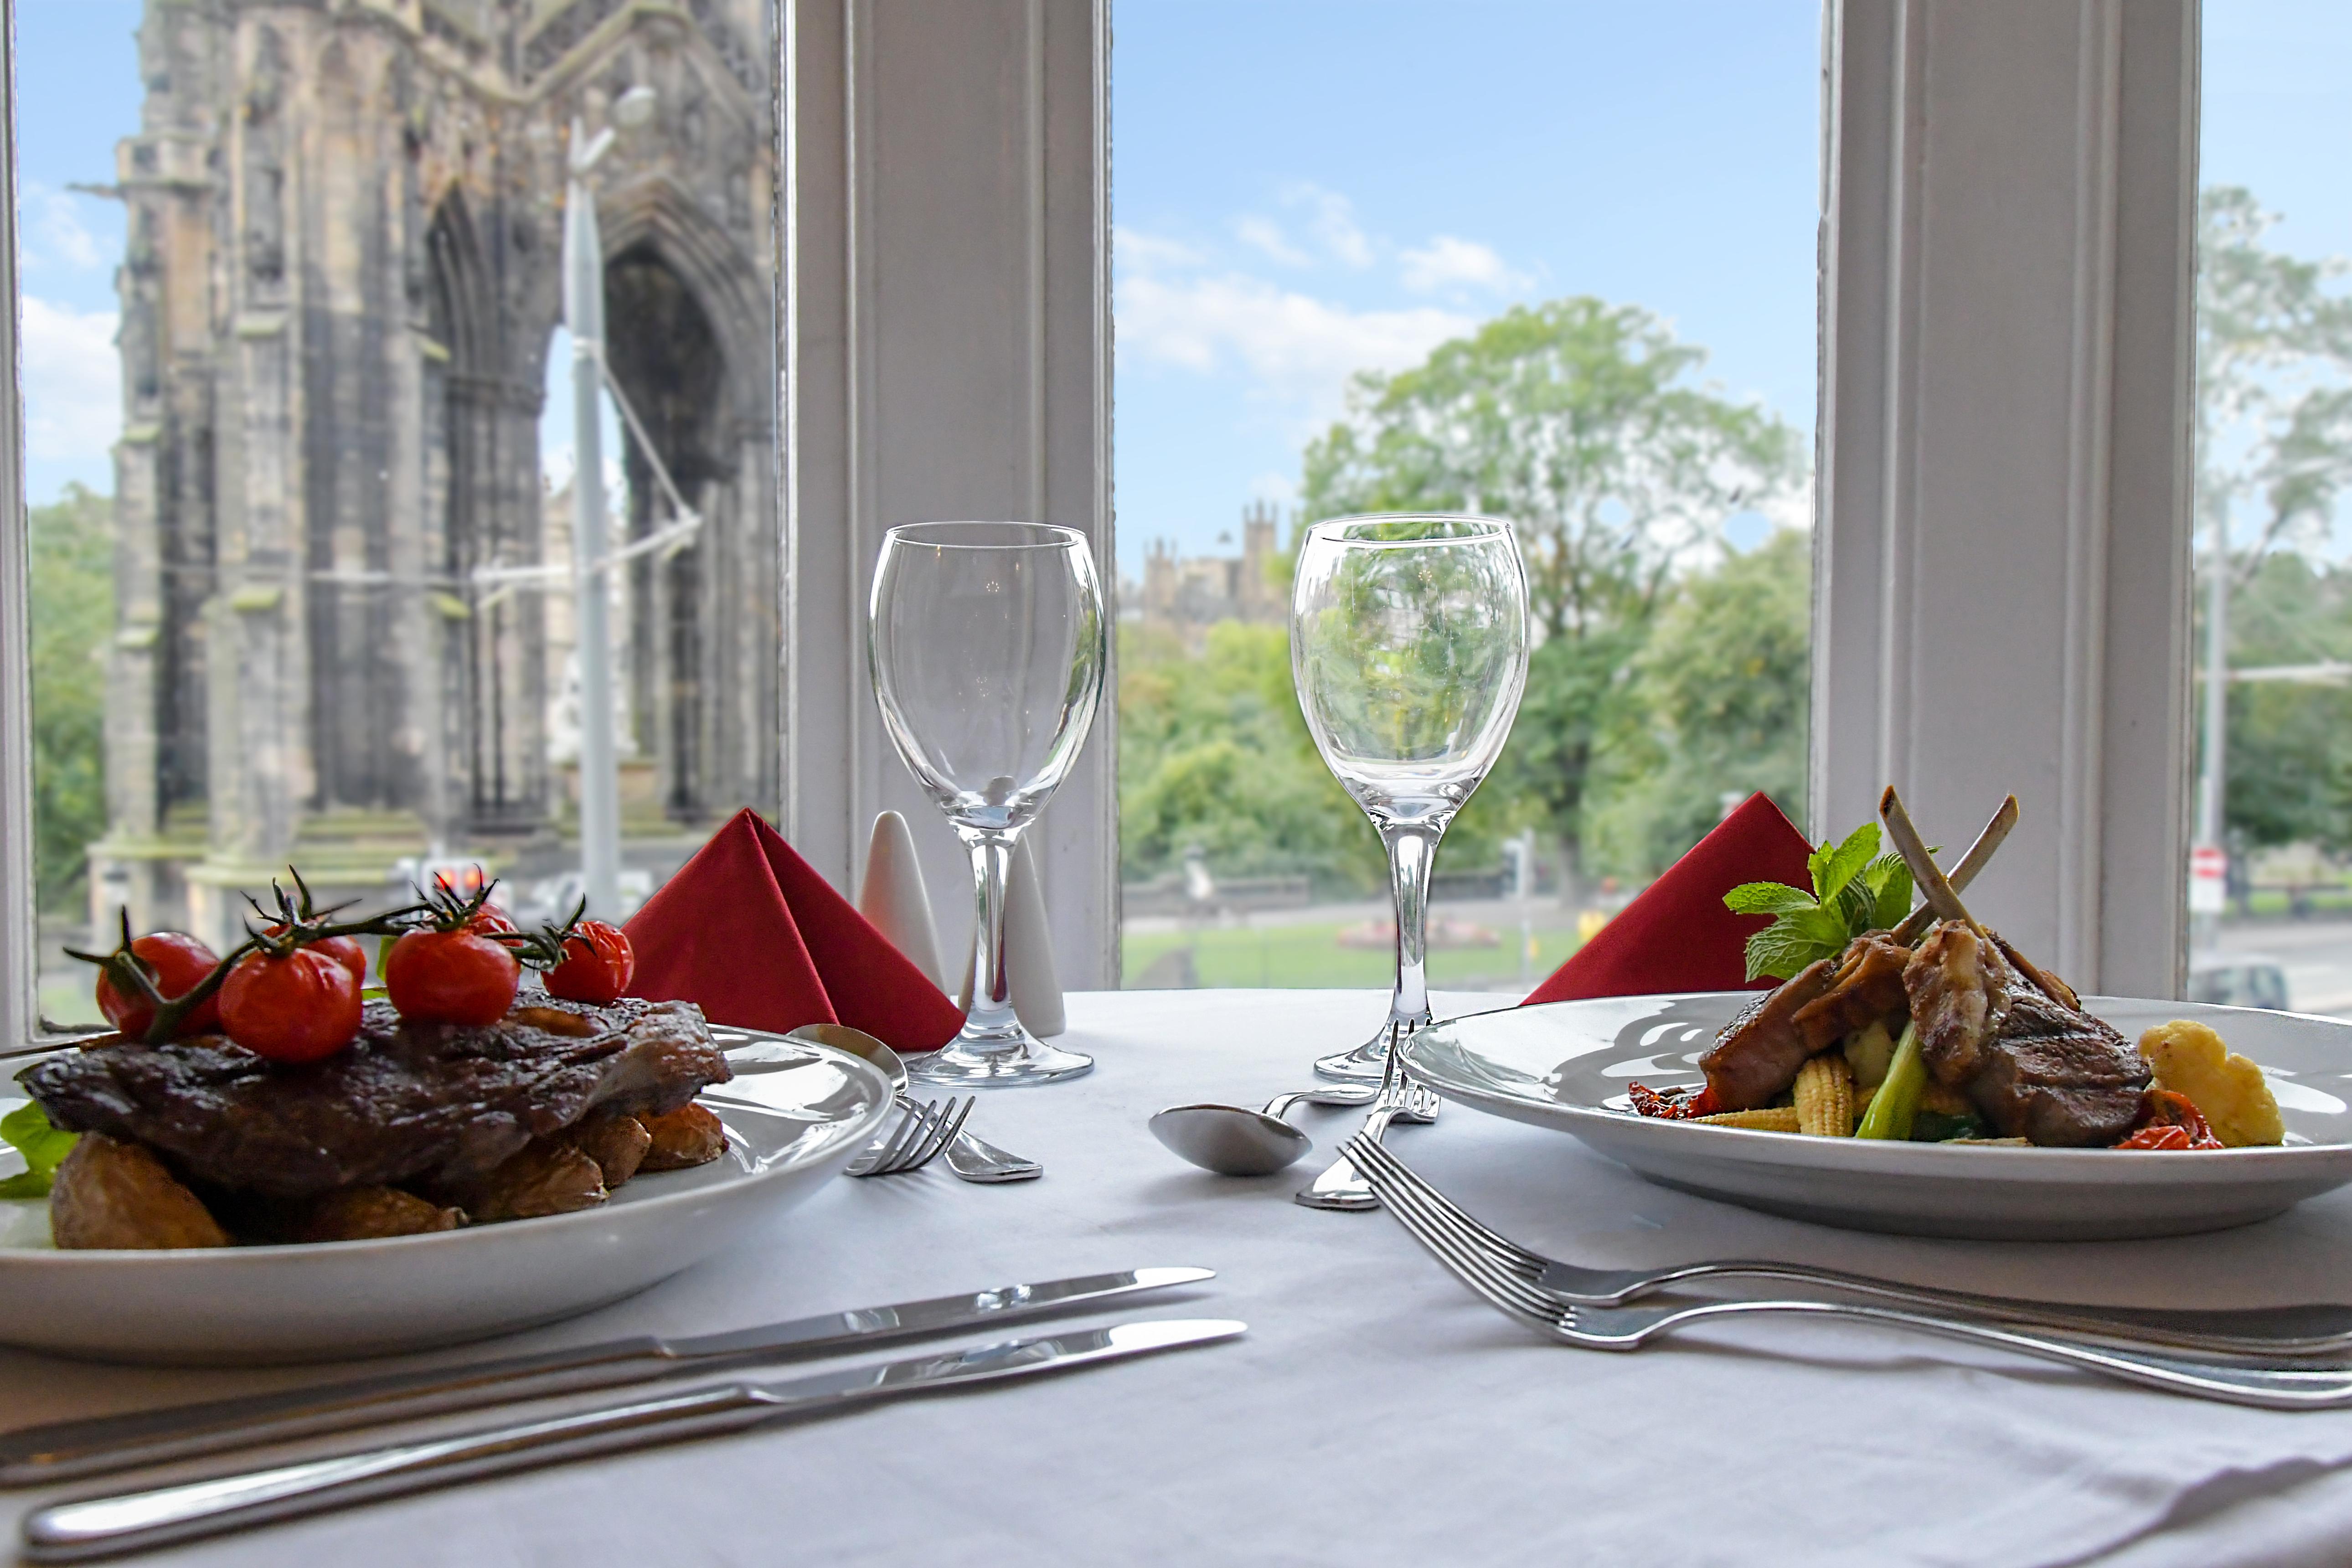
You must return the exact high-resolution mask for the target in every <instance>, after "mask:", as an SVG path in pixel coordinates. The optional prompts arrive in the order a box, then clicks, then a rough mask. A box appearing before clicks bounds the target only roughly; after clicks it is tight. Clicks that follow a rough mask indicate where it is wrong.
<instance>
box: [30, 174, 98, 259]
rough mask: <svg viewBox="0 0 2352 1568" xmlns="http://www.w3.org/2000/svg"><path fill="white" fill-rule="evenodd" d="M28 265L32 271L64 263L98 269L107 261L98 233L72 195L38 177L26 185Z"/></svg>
mask: <svg viewBox="0 0 2352 1568" xmlns="http://www.w3.org/2000/svg"><path fill="white" fill-rule="evenodd" d="M23 216H24V223H25V236H24V242H25V265H26V268H27V269H29V270H32V271H36V272H38V271H45V270H47V269H50V268H56V267H60V266H61V267H65V268H71V269H72V270H74V271H77V272H91V271H96V270H98V269H100V268H103V267H105V266H106V264H107V258H106V253H105V252H104V250H103V249H101V248H100V245H99V242H98V236H96V235H94V234H92V233H90V231H89V226H88V225H86V224H84V223H83V222H82V220H81V209H80V207H79V204H77V203H76V201H75V199H74V198H73V196H71V195H68V193H66V192H64V191H58V190H52V189H50V188H49V187H48V186H47V185H44V184H41V183H40V182H38V181H37V180H36V181H31V182H28V183H27V184H26V186H25V195H24V202H23Z"/></svg>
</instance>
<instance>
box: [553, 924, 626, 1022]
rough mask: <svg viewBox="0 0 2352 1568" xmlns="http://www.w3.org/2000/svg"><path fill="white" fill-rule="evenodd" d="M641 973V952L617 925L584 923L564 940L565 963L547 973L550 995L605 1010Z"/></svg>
mask: <svg viewBox="0 0 2352 1568" xmlns="http://www.w3.org/2000/svg"><path fill="white" fill-rule="evenodd" d="M636 973H637V952H636V949H635V948H633V947H631V946H630V945H629V937H628V933H627V932H626V931H623V930H622V929H621V928H620V927H618V926H616V925H607V924H606V923H605V922H604V921H581V922H580V923H579V924H578V925H576V926H574V927H572V934H571V935H570V936H567V937H565V938H564V939H563V962H562V963H559V964H557V965H556V966H555V967H554V968H553V969H551V970H549V971H548V972H547V991H548V994H549V995H551V996H562V997H565V998H567V999H569V1000H571V1001H573V1002H593V1003H594V1004H595V1005H598V1006H600V1007H601V1006H603V1005H605V1004H606V1003H608V1002H613V1001H616V1000H618V999H619V997H620V996H621V994H623V993H624V992H625V991H627V990H628V988H629V982H630V981H631V980H632V979H634V978H635V976H636Z"/></svg>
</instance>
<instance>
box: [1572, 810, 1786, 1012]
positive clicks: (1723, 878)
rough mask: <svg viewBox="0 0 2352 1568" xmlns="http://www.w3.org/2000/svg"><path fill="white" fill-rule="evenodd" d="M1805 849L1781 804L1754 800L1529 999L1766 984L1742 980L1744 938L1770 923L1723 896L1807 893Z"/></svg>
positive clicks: (1670, 869)
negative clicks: (1759, 889)
mask: <svg viewBox="0 0 2352 1568" xmlns="http://www.w3.org/2000/svg"><path fill="white" fill-rule="evenodd" d="M1811 853H1812V846H1811V845H1810V844H1808V843H1807V842H1806V841H1805V836H1804V835H1803V834H1801V833H1800V832H1798V831H1797V828H1796V825H1795V824H1793V823H1791V822H1790V820H1789V819H1788V818H1787V817H1786V816H1782V815H1781V813H1780V807H1779V806H1777V805H1773V804H1772V802H1771V801H1770V800H1769V799H1768V798H1767V797H1766V796H1764V795H1761V794H1758V795H1749V796H1748V799H1747V801H1746V802H1745V803H1744V804H1743V805H1741V806H1740V807H1739V809H1738V810H1737V811H1735V812H1733V813H1732V814H1731V815H1730V816H1727V817H1725V818H1724V819H1723V820H1722V821H1721V822H1720V823H1717V825H1716V827H1715V830H1714V831H1713V832H1712V833H1709V834H1708V835H1707V836H1706V837H1704V838H1702V839H1700V840H1699V841H1698V842H1697V843H1696V844H1695V845H1693V846H1692V847H1691V849H1690V852H1689V853H1688V854H1686V855H1685V856H1684V857H1683V858H1681V859H1679V860H1677V861H1675V863H1674V864H1673V865H1672V866H1669V867H1668V868H1666V871H1665V874H1664V876H1662V877H1660V878H1659V879H1657V880H1656V881H1654V882H1653V883H1651V884H1650V885H1649V886H1648V887H1647V888H1645V889H1643V891H1642V896H1641V897H1639V898H1637V899H1635V900H1633V902H1632V903H1630V904H1627V905H1626V906H1625V907H1624V909H1622V910H1620V911H1619V912H1618V914H1617V916H1616V918H1615V919H1613V920H1612V921H1610V922H1609V923H1608V924H1607V925H1605V926H1602V927H1601V931H1600V932H1599V934H1597V935H1595V936H1594V937H1593V939H1592V940H1591V942H1586V943H1585V944H1584V946H1583V947H1581V948H1580V949H1579V950H1578V951H1577V952H1576V953H1575V954H1574V955H1573V956H1571V957H1570V959H1569V961H1568V962H1567V963H1563V964H1561V965H1560V966H1559V969H1558V970H1556V971H1554V972H1553V973H1552V977H1551V978H1550V979H1549V980H1547V981H1545V982H1544V983H1543V984H1541V985H1538V987H1536V990H1535V994H1533V995H1530V996H1529V997H1528V1003H1529V1004H1533V1003H1537V1002H1568V1001H1573V1000H1576V999H1578V998H1580V997H1585V996H1646V995H1649V994H1652V993H1654V992H1661V991H1737V990H1742V989H1757V988H1761V987H1763V986H1767V985H1769V984H1772V982H1771V981H1769V980H1761V981H1750V980H1749V979H1748V937H1749V936H1751V935H1752V934H1754V933H1755V932H1757V931H1761V930H1763V929H1764V927H1765V926H1766V925H1768V924H1769V923H1770V921H1769V916H1764V915H1735V914H1733V913H1732V912H1731V911H1730V910H1727V909H1725V908H1724V907H1723V895H1724V894H1726V893H1727V892H1729V891H1730V890H1731V889H1733V888H1735V887H1738V885H1739V884H1740V883H1742V882H1787V883H1789V884H1790V885H1791V886H1793V887H1799V888H1804V887H1811V885H1812V884H1811V880H1810V879H1809V875H1808V873H1807V871H1806V869H1805V861H1806V858H1807V857H1808V856H1810V855H1811Z"/></svg>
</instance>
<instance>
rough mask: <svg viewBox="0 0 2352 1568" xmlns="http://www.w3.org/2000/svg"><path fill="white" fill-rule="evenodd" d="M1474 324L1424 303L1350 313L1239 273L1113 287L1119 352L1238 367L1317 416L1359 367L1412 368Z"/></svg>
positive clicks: (1204, 368) (1137, 280)
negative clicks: (1306, 405)
mask: <svg viewBox="0 0 2352 1568" xmlns="http://www.w3.org/2000/svg"><path fill="white" fill-rule="evenodd" d="M1476 325H1477V322H1476V321H1475V320H1474V319H1472V318H1471V317H1468V316H1464V315H1458V314H1456V313H1454V311H1451V310H1438V309H1436V308H1434V307H1432V306H1419V307H1415V308H1413V309H1411V310H1349V309H1348V308H1347V307H1346V306H1344V305H1335V304H1332V303H1330V302H1329V301H1328V300H1318V299H1315V298H1314V297H1312V296H1311V295H1307V294H1302V293H1299V292H1297V290H1295V289H1278V288H1276V286H1275V285H1273V284H1271V283H1269V282H1267V281H1265V279H1262V278H1251V277H1248V276H1246V275H1244V274H1241V273H1223V274H1219V275H1217V276H1214V277H1207V278H1186V279H1167V278H1160V277H1157V276H1153V275H1150V274H1145V275H1141V276H1130V277H1129V278H1127V279H1123V280H1121V282H1120V284H1119V288H1118V342H1119V349H1120V352H1121V353H1128V352H1130V351H1132V352H1134V353H1139V354H1141V355H1143V356H1145V357H1146V358H1150V359H1155V360H1159V361H1160V362H1162V363H1168V364H1174V365H1181V366H1182V367H1183V368H1185V369H1187V370H1194V371H1201V372H1204V373H1205V372H1211V371H1214V370H1216V369H1217V368H1219V367H1220V366H1221V365H1223V364H1225V363H1231V362H1234V361H1238V362H1239V363H1241V364H1242V365H1244V367H1246V368H1247V369H1248V370H1249V371H1250V372H1251V373H1252V374H1254V375H1255V377H1256V379H1257V380H1258V381H1259V382H1260V384H1262V386H1263V387H1264V388H1265V390H1267V391H1270V392H1274V393H1276V394H1277V395H1282V396H1285V397H1288V398H1299V399H1304V400H1307V402H1309V403H1310V404H1311V405H1314V407H1315V408H1316V409H1317V410H1318V416H1320V417H1328V416H1329V415H1330V414H1332V413H1336V412H1337V411H1338V408H1339V401H1340V396H1341V394H1342V393H1343V392H1344V391H1345V389H1346V386H1347V382H1348V378H1349V376H1350V375H1352V374H1354V373H1356V372H1357V371H1360V370H1398V369H1402V368H1403V367H1405V366H1407V365H1411V364H1414V363H1419V362H1420V361H1421V360H1422V359H1423V357H1424V356H1425V355H1427V353H1429V351H1430V350H1431V349H1433V348H1435V347H1436V346H1437V345H1438V344H1439V343H1442V342H1445V341H1446V340H1447V339H1448V338H1455V337H1460V336H1462V335H1463V334H1464V333H1465V332H1467V331H1471V330H1472V329H1473V328H1475V326H1476Z"/></svg>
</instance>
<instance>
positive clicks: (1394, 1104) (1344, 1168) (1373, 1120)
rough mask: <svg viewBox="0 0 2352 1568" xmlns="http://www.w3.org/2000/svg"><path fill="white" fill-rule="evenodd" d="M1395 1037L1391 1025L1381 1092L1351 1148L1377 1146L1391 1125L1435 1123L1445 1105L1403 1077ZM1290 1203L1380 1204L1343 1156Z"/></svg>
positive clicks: (1356, 1208) (1354, 1208)
mask: <svg viewBox="0 0 2352 1568" xmlns="http://www.w3.org/2000/svg"><path fill="white" fill-rule="evenodd" d="M1399 1044H1400V1042H1399V1040H1398V1029H1397V1026H1395V1025H1394V1024H1391V1025H1390V1026H1389V1054H1388V1065H1387V1066H1386V1067H1385V1068H1382V1069H1381V1092H1380V1094H1379V1096H1378V1097H1377V1098H1376V1099H1374V1100H1373V1101H1372V1113H1371V1114H1370V1116H1367V1117H1365V1118H1364V1129H1363V1131H1360V1132H1359V1133H1357V1134H1356V1136H1355V1137H1354V1138H1351V1139H1349V1143H1350V1144H1354V1143H1358V1142H1365V1143H1372V1144H1377V1143H1379V1142H1380V1141H1381V1134H1382V1133H1384V1132H1386V1131H1388V1130H1389V1123H1390V1122H1391V1121H1409V1122H1427V1121H1436V1120H1437V1113H1438V1111H1439V1110H1441V1109H1442V1108H1443V1107H1444V1104H1445V1102H1444V1100H1440V1099H1439V1098H1438V1097H1437V1091H1436V1090H1435V1089H1432V1088H1430V1087H1429V1086H1428V1085H1427V1084H1425V1083H1414V1082H1413V1081H1412V1079H1409V1078H1407V1077H1406V1076H1405V1071H1404V1066H1403V1063H1404V1052H1402V1050H1400V1049H1398V1046H1399ZM1290 1201H1291V1202H1293V1203H1295V1204H1301V1205H1305V1206H1306V1207H1307V1208H1310V1209H1335V1210H1343V1211H1348V1212H1351V1213H1352V1212H1360V1211H1362V1210H1365V1209H1376V1208H1378V1207H1380V1206H1381V1200H1380V1199H1379V1198H1378V1197H1376V1196H1374V1195H1373V1193H1372V1189H1371V1188H1370V1186H1368V1185H1366V1184H1365V1182H1364V1178H1363V1177H1362V1176H1361V1175H1360V1174H1358V1173H1357V1171H1356V1167H1355V1165H1354V1164H1353V1163H1351V1162H1350V1161H1349V1158H1348V1156H1347V1155H1346V1154H1344V1153H1343V1154H1341V1155H1340V1156H1339V1158H1338V1159H1336V1160H1334V1161H1332V1162H1331V1163H1330V1164H1328V1166H1326V1167H1324V1170H1323V1173H1322V1174H1321V1175H1319V1176H1318V1177H1316V1178H1315V1179H1314V1180H1313V1181H1311V1182H1309V1183H1307V1184H1306V1185H1305V1186H1303V1187H1301V1188H1299V1189H1298V1190H1297V1192H1295V1193H1293V1194H1290Z"/></svg>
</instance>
